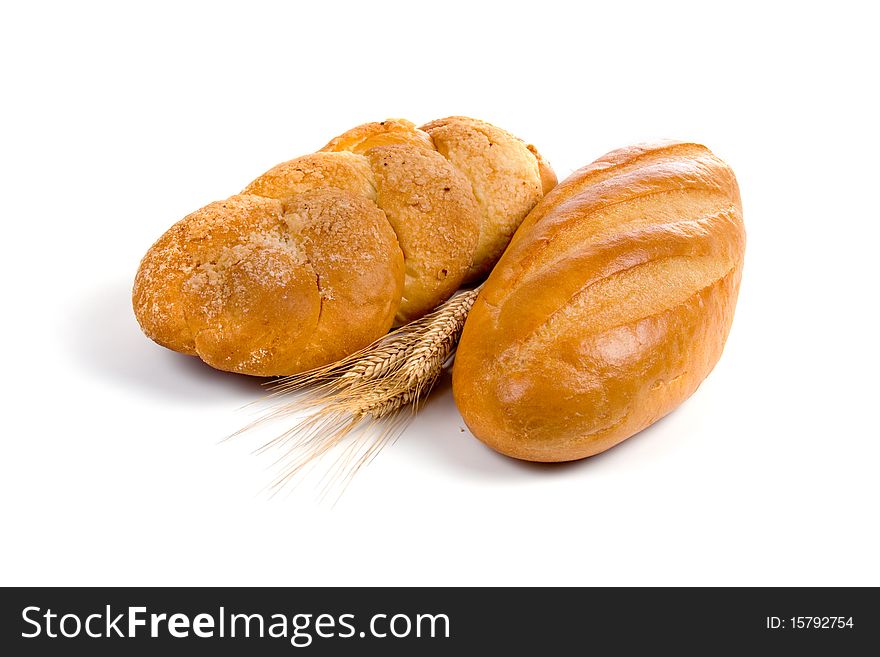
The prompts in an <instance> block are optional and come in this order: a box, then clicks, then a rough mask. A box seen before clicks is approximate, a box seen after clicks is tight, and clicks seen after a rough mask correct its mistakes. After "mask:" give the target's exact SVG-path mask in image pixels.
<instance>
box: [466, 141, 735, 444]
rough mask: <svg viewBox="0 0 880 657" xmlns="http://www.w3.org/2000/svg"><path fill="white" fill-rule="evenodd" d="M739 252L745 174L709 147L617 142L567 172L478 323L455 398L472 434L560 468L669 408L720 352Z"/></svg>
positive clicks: (473, 320) (473, 322)
mask: <svg viewBox="0 0 880 657" xmlns="http://www.w3.org/2000/svg"><path fill="white" fill-rule="evenodd" d="M744 246H745V233H744V229H743V224H742V209H741V205H740V199H739V190H738V187H737V184H736V180H735V178H734V176H733V173H732V172H731V170H730V169H729V168H728V167H727V166H726V165H725V164H724V163H723V162H721V161H720V160H719V159H718V158H716V157H715V156H714V155H712V153H711V152H710V151H709V150H708V149H706V148H705V147H703V146H699V145H696V144H683V143H663V144H656V145H645V146H638V147H632V148H627V149H621V150H619V151H615V152H613V153H609V154H608V155H606V156H605V157H603V158H601V159H600V160H598V161H597V162H594V163H593V164H592V165H589V166H587V167H584V168H583V169H581V170H579V171H577V172H575V173H574V174H572V175H571V176H570V177H569V178H568V179H567V180H565V181H563V182H562V183H560V184H559V186H558V187H556V188H555V189H554V190H553V191H552V192H550V193H549V194H548V195H547V197H545V198H544V200H543V201H541V203H539V204H538V206H536V207H535V209H534V210H533V211H532V212H531V214H530V215H529V216H528V217H527V218H526V220H525V221H524V222H523V223H522V226H521V227H520V229H519V231H518V232H517V234H516V236H515V237H514V239H513V240H512V241H511V244H510V246H509V248H508V249H507V251H506V252H505V254H504V256H503V257H502V258H501V260H500V262H499V263H498V265H497V266H496V268H495V270H494V271H493V272H492V274H491V275H490V276H489V279H488V280H487V282H486V284H485V287H484V288H483V290H482V292H481V294H480V296H479V298H478V299H477V301H476V303H475V304H474V308H473V310H472V311H471V313H470V316H469V317H468V320H467V323H466V325H465V329H464V332H463V335H462V339H461V342H460V344H459V347H458V351H457V354H456V361H455V369H454V373H453V391H454V394H455V399H456V403H457V404H458V406H459V409H460V411H461V413H462V416H463V417H464V419H465V421H466V422H467V424H468V426H469V427H470V428H471V430H472V431H473V433H474V435H476V436H477V437H478V438H480V439H481V440H483V441H484V442H485V443H487V444H488V445H490V446H491V447H493V448H495V449H497V450H498V451H500V452H502V453H504V454H508V455H510V456H514V457H516V458H522V459H527V460H535V461H565V460H572V459H577V458H583V457H585V456H590V455H592V454H596V453H598V452H601V451H603V450H605V449H608V448H609V447H611V446H613V445H615V444H617V443H618V442H620V441H622V440H624V439H626V438H628V437H629V436H631V435H633V434H634V433H636V432H637V431H640V430H641V429H643V428H645V427H646V426H648V425H650V424H651V423H653V422H654V421H656V420H657V419H659V418H660V417H663V415H665V414H667V413H669V412H670V411H671V410H673V409H674V408H675V407H676V406H678V405H679V404H680V403H681V402H682V401H684V399H686V398H687V397H688V396H690V394H692V393H693V391H694V390H695V389H696V388H697V386H698V385H699V384H700V382H701V381H702V380H703V379H704V378H705V376H706V375H707V374H708V373H709V371H710V370H711V369H712V367H713V366H714V364H715V363H716V362H717V360H718V358H719V357H720V355H721V350H722V348H723V345H724V341H725V339H726V337H727V333H728V331H729V329H730V324H731V322H732V318H733V309H734V306H735V303H736V296H737V291H738V288H739V280H740V276H741V271H742V260H743V252H744Z"/></svg>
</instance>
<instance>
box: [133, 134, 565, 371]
mask: <svg viewBox="0 0 880 657" xmlns="http://www.w3.org/2000/svg"><path fill="white" fill-rule="evenodd" d="M555 184H556V177H555V175H554V173H553V171H552V169H550V167H549V166H548V165H547V164H546V163H545V162H544V160H543V159H542V158H541V156H540V155H539V154H538V152H537V151H536V150H535V149H534V147H532V146H529V145H526V144H525V143H523V142H522V141H520V140H519V139H517V138H516V137H513V136H512V135H510V134H509V133H507V132H505V131H503V130H501V129H499V128H496V127H495V126H492V125H489V124H488V123H484V122H482V121H477V120H475V119H469V118H464V117H451V118H447V119H442V120H439V121H434V122H431V123H428V124H427V125H425V126H422V128H416V127H415V125H414V124H412V123H410V122H409V121H404V120H399V119H389V120H387V121H382V122H380V123H367V124H364V125H361V126H358V127H356V128H354V129H352V130H349V131H348V132H346V133H344V134H342V135H340V136H339V137H336V138H335V139H333V140H331V141H330V142H329V143H328V144H327V145H326V146H325V147H324V148H322V149H321V150H320V151H318V152H316V153H312V154H310V155H305V156H303V157H299V158H296V159H294V160H290V161H289V162H284V163H282V164H279V165H278V166H276V167H274V168H272V169H270V170H269V171H267V172H266V173H264V174H263V175H262V176H260V177H259V178H257V179H256V180H254V181H253V182H252V183H250V184H249V185H248V186H247V187H246V188H245V189H244V191H243V192H242V193H241V194H238V195H235V196H232V197H230V198H228V199H226V200H225V201H218V202H215V203H211V204H209V205H207V206H205V207H204V208H202V209H201V210H198V211H196V212H194V213H193V214H191V215H189V216H187V217H185V218H184V219H182V220H181V221H179V222H178V223H176V224H175V225H174V226H172V227H171V228H170V229H169V230H168V231H167V232H166V233H165V234H164V235H162V237H160V238H159V240H158V241H157V242H156V243H155V244H154V245H153V246H152V247H151V248H150V250H149V251H148V252H147V254H146V256H144V259H143V260H142V262H141V265H140V268H139V270H138V273H137V276H136V278H135V282H134V290H133V293H132V298H133V306H134V311H135V315H136V317H137V319H138V322H139V323H140V325H141V328H142V329H143V331H144V333H145V334H146V335H147V336H148V337H150V338H151V339H152V340H154V341H155V342H157V343H159V344H160V345H163V346H165V347H168V348H169V349H173V350H175V351H179V352H182V353H186V354H191V355H196V356H199V357H200V358H201V359H202V360H204V361H205V362H206V363H208V364H209V365H211V366H212V367H216V368H218V369H221V370H227V371H232V372H240V373H243V374H253V375H260V376H273V375H286V374H294V373H296V372H302V371H305V370H308V369H311V368H314V367H318V366H321V365H324V364H327V363H331V362H334V361H336V360H338V359H340V358H342V357H344V356H346V355H348V354H350V353H353V352H354V351H356V350H358V349H360V348H362V347H364V346H366V345H367V344H369V343H370V342H372V341H373V340H375V339H377V338H379V337H381V336H382V335H383V334H385V333H386V332H387V331H388V329H389V328H390V327H391V326H392V325H393V324H404V323H406V322H409V321H411V320H413V319H416V318H418V317H420V316H422V315H424V314H425V313H427V312H428V311H430V310H431V309H433V308H434V307H436V306H437V305H438V304H440V303H442V302H443V301H444V300H446V299H447V298H448V297H449V296H450V295H452V293H453V292H455V290H457V289H458V288H459V286H460V285H461V284H462V283H464V282H468V281H471V280H473V279H475V278H478V277H480V276H481V275H483V274H485V273H486V272H487V271H488V270H489V269H491V267H492V266H493V265H494V263H495V261H496V260H497V259H498V258H499V257H500V255H501V253H502V252H503V251H504V248H505V247H506V245H507V243H508V241H509V240H510V237H511V236H512V235H513V233H514V231H515V230H516V228H517V226H519V223H520V222H521V221H522V219H523V218H524V217H525V216H526V215H527V214H528V212H529V211H530V210H531V209H532V207H533V206H534V205H535V204H536V203H537V202H538V201H539V200H540V199H541V198H542V197H543V195H544V194H545V193H546V192H547V191H549V190H550V189H551V188H552V187H553V186H554V185H555Z"/></svg>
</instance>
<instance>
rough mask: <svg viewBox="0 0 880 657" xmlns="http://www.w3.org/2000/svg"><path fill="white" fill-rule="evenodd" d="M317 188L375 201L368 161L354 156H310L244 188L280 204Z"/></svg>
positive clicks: (276, 169)
mask: <svg viewBox="0 0 880 657" xmlns="http://www.w3.org/2000/svg"><path fill="white" fill-rule="evenodd" d="M316 189H341V190H343V191H347V192H350V193H352V194H354V195H356V196H363V197H365V198H368V199H370V200H371V201H374V202H375V200H376V181H375V180H374V179H373V172H372V171H370V165H369V163H368V162H367V159H366V158H365V157H363V156H362V155H355V154H353V153H348V152H342V153H321V152H318V153H311V154H309V155H303V156H302V157H298V158H296V159H294V160H289V161H287V162H282V163H281V164H279V165H277V166H274V167H272V168H271V169H269V170H268V171H267V172H266V173H264V174H263V175H262V176H260V177H259V178H257V179H256V180H254V181H253V182H252V183H251V184H250V185H248V186H247V187H245V188H244V191H243V192H242V194H256V195H257V196H265V197H266V198H277V199H279V200H282V201H286V200H287V199H290V198H292V197H293V196H296V195H297V194H304V193H305V192H310V191H312V190H316Z"/></svg>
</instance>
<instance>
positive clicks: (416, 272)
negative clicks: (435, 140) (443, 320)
mask: <svg viewBox="0 0 880 657" xmlns="http://www.w3.org/2000/svg"><path fill="white" fill-rule="evenodd" d="M367 157H368V159H369V161H370V166H371V167H372V169H373V172H374V175H375V178H376V186H377V191H378V198H377V202H378V204H379V207H381V208H382V210H383V211H384V212H385V215H386V216H387V217H388V221H389V222H390V223H391V226H392V228H393V229H394V232H395V233H396V234H397V239H398V240H399V242H400V247H401V249H402V250H403V255H404V259H405V263H406V274H405V283H404V291H403V299H401V302H400V308H399V309H398V311H397V317H396V318H395V322H396V323H397V324H406V323H407V322H409V321H411V320H413V319H416V318H418V317H421V316H422V315H424V314H425V313H427V312H429V311H431V310H432V309H434V308H435V307H436V306H437V305H438V304H440V303H442V302H443V301H444V300H446V299H448V298H449V297H450V296H451V295H452V293H453V292H455V291H456V290H457V289H458V288H459V286H460V285H461V283H462V280H463V279H464V276H465V274H466V272H467V270H468V268H469V267H470V265H471V262H472V260H473V256H474V250H475V249H476V247H477V237H478V234H479V222H480V215H479V210H478V208H477V202H476V200H475V199H474V196H473V192H472V191H471V188H470V184H469V183H468V182H467V180H466V179H465V178H464V176H463V175H462V174H461V173H459V172H458V171H457V170H456V169H455V168H454V167H453V166H452V165H451V164H450V163H449V161H447V160H446V159H445V158H443V156H441V155H440V154H439V153H437V152H435V151H428V150H425V149H422V148H413V147H412V146H408V145H400V144H398V145H394V146H379V147H375V148H372V149H370V150H369V151H368V152H367ZM414 171H418V174H417V175H413V172H414Z"/></svg>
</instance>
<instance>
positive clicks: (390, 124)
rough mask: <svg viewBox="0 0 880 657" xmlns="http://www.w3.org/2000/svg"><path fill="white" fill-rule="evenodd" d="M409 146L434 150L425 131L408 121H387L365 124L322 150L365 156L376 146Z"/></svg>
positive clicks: (336, 139) (339, 137)
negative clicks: (348, 152)
mask: <svg viewBox="0 0 880 657" xmlns="http://www.w3.org/2000/svg"><path fill="white" fill-rule="evenodd" d="M393 144H407V145H409V146H413V147H416V148H426V149H428V150H434V144H433V143H432V142H431V137H429V136H428V135H427V134H426V133H425V132H424V131H422V130H420V129H419V128H416V126H415V124H414V123H411V122H410V121H407V120H406V119H385V120H384V121H376V122H374V123H364V124H362V125H359V126H357V127H355V128H352V129H351V130H348V131H347V132H343V133H342V134H341V135H339V136H338V137H335V138H333V139H331V140H330V142H329V143H328V144H327V145H326V146H324V148H322V149H321V150H322V151H350V152H352V153H357V154H358V155H365V154H366V153H367V151H369V150H370V149H371V148H375V147H376V146H391V145H393Z"/></svg>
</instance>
